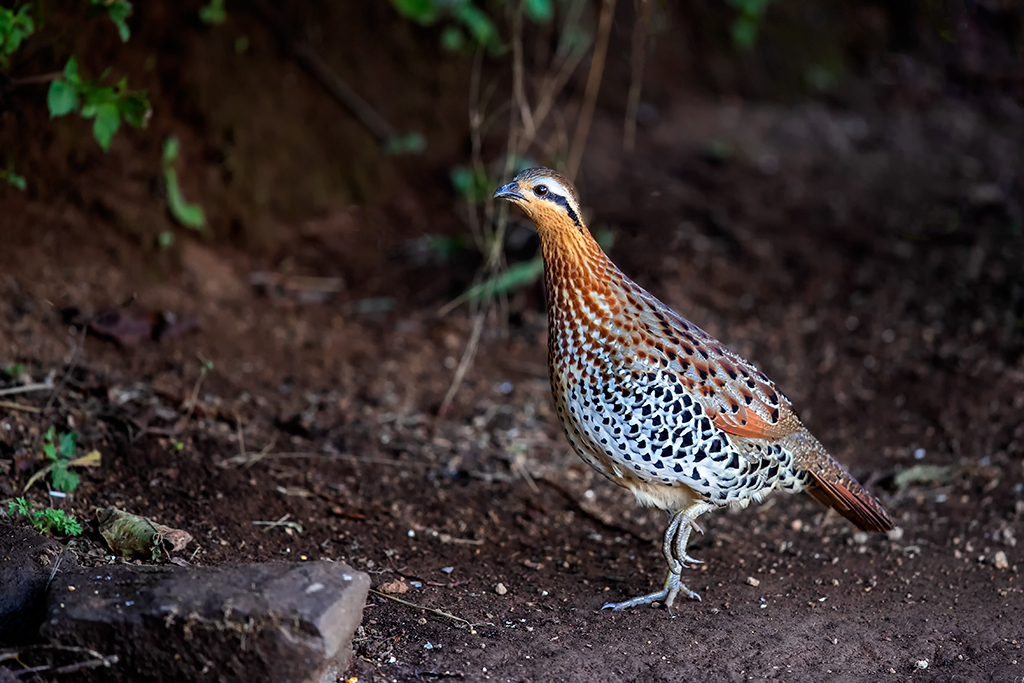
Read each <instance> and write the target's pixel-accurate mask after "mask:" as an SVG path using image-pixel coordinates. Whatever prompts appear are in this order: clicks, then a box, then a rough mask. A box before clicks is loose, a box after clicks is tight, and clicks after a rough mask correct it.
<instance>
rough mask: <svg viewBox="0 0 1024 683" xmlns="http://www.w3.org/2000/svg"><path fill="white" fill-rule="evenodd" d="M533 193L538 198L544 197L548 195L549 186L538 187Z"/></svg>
mask: <svg viewBox="0 0 1024 683" xmlns="http://www.w3.org/2000/svg"><path fill="white" fill-rule="evenodd" d="M533 193H534V194H535V195H537V196H538V197H543V196H544V195H546V194H547V193H548V188H547V185H538V186H537V187H535V188H533Z"/></svg>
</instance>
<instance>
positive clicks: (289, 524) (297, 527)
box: [253, 513, 302, 534]
mask: <svg viewBox="0 0 1024 683" xmlns="http://www.w3.org/2000/svg"><path fill="white" fill-rule="evenodd" d="M291 516H292V515H291V513H288V514H287V515H285V516H284V517H281V518H280V519H278V520H277V521H276V522H253V524H255V525H256V526H264V527H266V529H264V530H263V533H267V532H268V531H270V530H271V529H273V528H275V527H279V526H281V527H285V528H287V529H294V530H295V531H297V532H299V533H300V534H301V533H302V525H301V524H299V523H298V522H289V521H288V518H289V517H291Z"/></svg>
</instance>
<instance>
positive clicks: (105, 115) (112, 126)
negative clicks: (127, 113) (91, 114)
mask: <svg viewBox="0 0 1024 683" xmlns="http://www.w3.org/2000/svg"><path fill="white" fill-rule="evenodd" d="M82 115H83V116H85V113H84V112H83V114H82ZM120 125H121V112H120V110H118V108H117V104H116V103H114V102H104V103H103V104H99V105H96V120H95V121H93V123H92V135H93V137H94V138H96V142H98V143H100V147H102V148H103V151H104V152H106V151H107V150H109V149H110V141H111V140H113V138H114V133H116V132H117V129H118V127H120Z"/></svg>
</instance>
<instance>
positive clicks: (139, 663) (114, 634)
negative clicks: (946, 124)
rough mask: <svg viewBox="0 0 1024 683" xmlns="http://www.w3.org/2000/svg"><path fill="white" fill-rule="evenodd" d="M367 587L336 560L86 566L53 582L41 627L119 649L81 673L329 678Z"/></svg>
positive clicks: (59, 638) (344, 657)
mask: <svg viewBox="0 0 1024 683" xmlns="http://www.w3.org/2000/svg"><path fill="white" fill-rule="evenodd" d="M369 587H370V579H369V577H368V576H367V575H366V574H364V573H362V572H358V571H356V570H354V569H352V568H351V567H349V566H347V565H344V564H340V563H333V562H305V563H268V564H250V565H235V566H224V567H188V568H181V567H139V566H130V565H117V566H109V567H102V568H96V569H88V570H85V569H83V570H80V571H79V572H78V573H76V574H64V575H62V576H61V577H59V578H58V579H57V580H55V581H54V583H53V585H52V587H51V591H50V597H49V605H48V611H47V618H46V623H45V624H44V625H43V629H42V633H43V635H44V636H45V637H47V638H48V639H49V640H50V641H51V642H53V643H57V644H60V645H70V646H76V647H87V648H91V649H93V650H96V651H97V652H100V653H102V654H104V655H108V656H109V655H117V656H118V664H116V665H115V666H114V667H111V668H109V669H103V670H94V671H92V672H89V673H86V674H80V675H81V677H82V679H83V680H103V681H137V680H149V681H275V682H278V683H288V682H290V681H310V682H325V683H326V682H328V681H330V682H331V683H333V681H335V679H336V677H337V676H338V675H340V674H341V673H342V672H343V671H344V669H345V667H346V665H347V663H348V658H349V656H350V654H351V642H352V636H353V634H354V633H355V630H356V627H357V626H358V625H359V622H360V620H361V619H362V612H363V605H364V604H365V602H366V595H367V592H368V590H369Z"/></svg>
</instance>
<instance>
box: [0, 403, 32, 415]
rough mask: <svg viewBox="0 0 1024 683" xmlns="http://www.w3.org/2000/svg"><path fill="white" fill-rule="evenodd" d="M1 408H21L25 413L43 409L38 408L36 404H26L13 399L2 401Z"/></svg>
mask: <svg viewBox="0 0 1024 683" xmlns="http://www.w3.org/2000/svg"><path fill="white" fill-rule="evenodd" d="M0 408H6V409H7V410H20V411H21V412H23V413H41V412H43V411H42V409H40V408H36V407H35V406H26V405H22V404H20V403H14V402H13V401H0Z"/></svg>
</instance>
